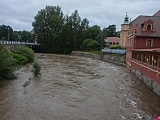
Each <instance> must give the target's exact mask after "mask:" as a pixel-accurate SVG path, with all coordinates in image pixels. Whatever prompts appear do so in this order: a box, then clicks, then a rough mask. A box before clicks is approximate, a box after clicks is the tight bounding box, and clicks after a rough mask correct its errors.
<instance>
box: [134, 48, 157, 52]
mask: <svg viewBox="0 0 160 120" xmlns="http://www.w3.org/2000/svg"><path fill="white" fill-rule="evenodd" d="M132 51H142V52H160V48H152V49H132Z"/></svg>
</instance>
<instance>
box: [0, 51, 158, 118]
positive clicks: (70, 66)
mask: <svg viewBox="0 0 160 120" xmlns="http://www.w3.org/2000/svg"><path fill="white" fill-rule="evenodd" d="M37 61H39V63H40V64H41V65H42V72H41V77H39V78H34V77H33V75H32V72H31V70H32V65H26V66H24V67H22V68H20V69H19V70H17V73H18V79H16V80H14V81H5V82H4V83H3V84H4V85H3V87H1V88H0V120H155V118H156V116H158V115H160V97H158V96H157V95H155V94H154V93H153V92H151V91H150V90H149V89H148V88H147V87H146V86H145V85H144V84H143V83H142V82H141V81H140V80H138V79H137V78H136V77H134V76H133V75H132V74H131V73H129V71H128V70H127V69H126V68H124V67H121V66H117V65H113V64H110V63H107V62H103V61H100V60H97V59H91V58H84V57H76V56H66V55H50V54H37Z"/></svg>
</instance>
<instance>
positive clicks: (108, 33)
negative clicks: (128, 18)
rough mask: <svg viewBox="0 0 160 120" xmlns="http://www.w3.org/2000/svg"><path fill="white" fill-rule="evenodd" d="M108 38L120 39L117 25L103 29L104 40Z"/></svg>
mask: <svg viewBox="0 0 160 120" xmlns="http://www.w3.org/2000/svg"><path fill="white" fill-rule="evenodd" d="M106 37H119V33H118V32H116V25H114V24H113V25H109V26H108V27H107V28H104V29H103V38H106Z"/></svg>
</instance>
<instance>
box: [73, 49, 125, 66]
mask: <svg viewBox="0 0 160 120" xmlns="http://www.w3.org/2000/svg"><path fill="white" fill-rule="evenodd" d="M71 55H74V56H83V57H89V58H96V59H100V60H103V61H106V62H110V63H113V64H116V65H120V66H124V67H126V62H125V61H126V60H125V55H120V54H107V53H106V54H104V53H102V54H94V53H90V52H80V51H72V53H71Z"/></svg>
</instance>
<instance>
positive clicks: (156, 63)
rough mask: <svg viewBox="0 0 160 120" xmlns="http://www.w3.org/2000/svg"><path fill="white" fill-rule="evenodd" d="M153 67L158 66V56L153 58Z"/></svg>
mask: <svg viewBox="0 0 160 120" xmlns="http://www.w3.org/2000/svg"><path fill="white" fill-rule="evenodd" d="M152 65H153V66H157V65H158V56H152Z"/></svg>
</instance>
